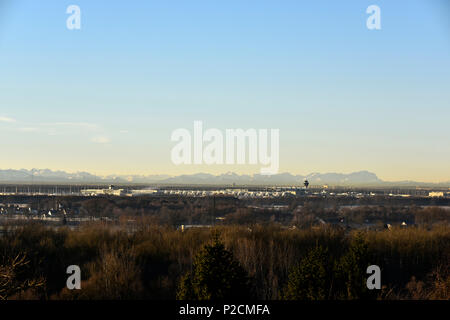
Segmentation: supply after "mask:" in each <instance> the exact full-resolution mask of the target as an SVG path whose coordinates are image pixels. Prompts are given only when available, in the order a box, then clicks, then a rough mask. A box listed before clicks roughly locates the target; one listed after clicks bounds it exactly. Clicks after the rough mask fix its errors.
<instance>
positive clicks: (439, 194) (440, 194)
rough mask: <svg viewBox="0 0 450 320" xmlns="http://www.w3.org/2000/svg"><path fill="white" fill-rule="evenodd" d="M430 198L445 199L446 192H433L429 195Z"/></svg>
mask: <svg viewBox="0 0 450 320" xmlns="http://www.w3.org/2000/svg"><path fill="white" fill-rule="evenodd" d="M428 196H429V197H433V198H435V197H443V196H444V192H442V191H432V192H429V193H428Z"/></svg>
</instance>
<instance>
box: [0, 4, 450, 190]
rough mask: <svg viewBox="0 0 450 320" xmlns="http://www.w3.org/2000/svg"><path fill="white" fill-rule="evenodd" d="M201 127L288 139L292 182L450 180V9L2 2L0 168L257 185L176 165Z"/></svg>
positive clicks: (243, 169) (221, 169) (239, 169)
mask: <svg viewBox="0 0 450 320" xmlns="http://www.w3.org/2000/svg"><path fill="white" fill-rule="evenodd" d="M373 4H374V5H377V6H379V7H380V10H381V11H380V12H381V29H380V30H369V29H368V28H367V27H366V20H367V18H368V17H369V16H370V14H367V13H366V9H367V7H368V6H369V5H373ZM69 5H78V6H79V7H80V9H81V29H79V30H69V29H68V28H67V26H66V20H67V19H68V17H69V16H70V14H67V13H66V9H67V7H68V6H69ZM196 120H199V121H202V122H203V126H204V127H205V129H207V128H217V129H219V130H222V131H223V132H225V130H226V129H235V128H242V129H249V128H254V129H257V130H258V129H279V130H280V131H279V132H280V138H279V145H280V156H279V162H280V168H279V172H290V173H292V174H308V173H312V172H322V173H325V172H340V173H349V172H354V171H359V170H368V171H371V172H374V173H376V174H377V175H378V177H379V178H381V179H383V180H386V181H400V180H416V181H424V182H443V181H450V147H449V146H450V125H449V123H450V4H449V2H447V1H445V0H428V1H425V0H423V1H422V0H409V1H406V0H403V1H380V0H371V1H364V0H358V1H332V0H330V1H320V0H319V1H308V2H306V1H297V0H296V1H287V0H279V1H265V0H258V1H256V0H255V1H253V0H239V1H235V0H227V1H206V0H205V1H197V0H190V1H137V0H135V1H103V0H95V1H93V0H89V1H85V0H71V1H61V0H58V1H56V0H54V1H50V0H43V1H32V0H26V1H25V0H15V1H9V0H3V1H2V0H0V135H1V139H0V150H2V151H3V152H2V155H1V157H0V169H9V168H12V169H20V168H25V169H31V168H49V169H52V170H65V171H68V172H75V171H88V172H91V173H94V174H98V175H106V174H145V175H147V174H171V175H177V174H191V173H196V172H206V173H213V174H219V173H225V172H229V171H233V172H236V173H239V174H242V173H247V174H249V173H250V174H251V173H258V172H259V169H260V167H261V166H260V165H259V164H257V165H249V164H247V165H218V164H213V165H206V164H196V165H183V164H182V165H175V164H174V163H173V162H172V160H171V150H172V148H173V147H174V145H175V144H176V143H175V142H173V141H171V139H170V138H171V133H172V132H173V131H174V130H176V129H178V128H186V129H188V130H190V131H193V125H194V121H196Z"/></svg>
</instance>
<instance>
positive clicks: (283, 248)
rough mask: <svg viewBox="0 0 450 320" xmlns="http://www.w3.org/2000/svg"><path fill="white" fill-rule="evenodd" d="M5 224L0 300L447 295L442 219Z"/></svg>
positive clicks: (447, 249)
mask: <svg viewBox="0 0 450 320" xmlns="http://www.w3.org/2000/svg"><path fill="white" fill-rule="evenodd" d="M5 228H6V229H4V230H3V231H4V233H3V235H2V236H0V275H1V277H0V278H1V279H6V280H4V281H3V282H2V281H0V298H8V299H175V298H179V299H192V298H193V299H214V298H216V299H219V298H221V297H227V294H231V293H232V292H241V293H245V294H248V296H249V297H250V298H254V299H306V300H309V299H411V298H412V299H449V298H450V294H449V289H450V273H449V265H450V263H449V262H450V229H449V227H448V225H443V226H441V227H436V226H435V227H434V228H432V229H431V230H430V229H427V228H420V227H419V228H406V229H401V228H393V229H391V230H385V231H363V232H356V231H353V232H350V233H348V232H345V231H344V230H340V229H336V228H330V227H327V226H323V227H319V228H309V229H292V228H290V229H289V228H283V227H281V226H279V225H277V224H266V225H264V226H263V225H249V226H220V227H216V228H214V229H208V228H204V229H197V228H195V229H188V230H185V231H184V232H182V231H181V230H177V229H175V228H173V227H171V226H161V225H155V224H153V223H151V222H149V221H147V222H145V221H144V220H142V221H140V223H139V224H138V225H137V228H136V229H135V230H133V232H130V230H129V229H128V228H126V227H124V226H121V225H105V224H100V223H96V224H87V225H85V226H83V227H81V228H79V229H77V230H70V229H68V228H65V227H64V228H59V229H51V228H48V227H45V226H42V225H37V224H28V225H25V226H20V227H17V226H15V227H8V226H5ZM69 265H78V266H80V268H81V276H82V284H81V288H82V289H81V290H68V289H67V288H66V280H67V277H68V275H67V274H66V269H67V267H68V266H69ZM368 265H378V266H379V267H380V268H381V283H382V289H381V290H374V291H370V292H369V291H367V290H366V286H365V281H366V278H367V277H368V275H367V274H366V273H365V271H366V268H367V266H368ZM230 270H233V272H230ZM218 274H219V275H221V276H220V277H217V275H218ZM227 290H228V291H227ZM236 290H237V291H236ZM199 292H201V293H202V294H201V295H200V294H199ZM230 292H231V293H230Z"/></svg>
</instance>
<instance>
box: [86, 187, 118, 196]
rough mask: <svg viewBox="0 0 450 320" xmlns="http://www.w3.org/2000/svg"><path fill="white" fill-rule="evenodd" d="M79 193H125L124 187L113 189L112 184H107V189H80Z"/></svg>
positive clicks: (113, 194)
mask: <svg viewBox="0 0 450 320" xmlns="http://www.w3.org/2000/svg"><path fill="white" fill-rule="evenodd" d="M81 194H82V195H84V196H99V195H111V196H124V195H126V193H125V190H124V189H114V186H109V188H108V189H84V190H81Z"/></svg>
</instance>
